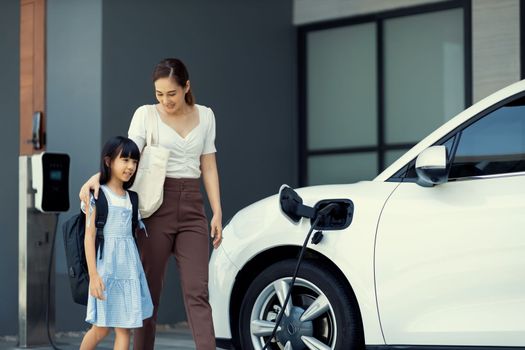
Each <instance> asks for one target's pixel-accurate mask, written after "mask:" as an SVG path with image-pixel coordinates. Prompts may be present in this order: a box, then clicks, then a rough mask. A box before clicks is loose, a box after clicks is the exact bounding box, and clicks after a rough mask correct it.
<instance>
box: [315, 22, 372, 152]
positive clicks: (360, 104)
mask: <svg viewBox="0 0 525 350" xmlns="http://www.w3.org/2000/svg"><path fill="white" fill-rule="evenodd" d="M307 48H308V49H307V50H308V51H307V79H308V84H307V85H308V91H307V109H308V113H307V114H308V121H307V122H308V149H309V150H320V149H329V148H341V147H352V146H363V145H375V144H376V143H377V141H376V140H377V136H376V134H377V129H376V127H377V113H376V110H377V106H376V105H377V102H376V95H377V93H376V90H377V87H376V86H377V84H376V79H377V78H376V25H375V23H370V24H362V25H354V26H351V27H343V28H336V29H326V30H319V31H315V32H311V33H308V36H307Z"/></svg>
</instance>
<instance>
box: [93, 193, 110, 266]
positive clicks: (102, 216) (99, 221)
mask: <svg viewBox="0 0 525 350" xmlns="http://www.w3.org/2000/svg"><path fill="white" fill-rule="evenodd" d="M95 206H96V208H97V215H96V216H95V227H96V228H97V237H96V239H95V252H97V251H98V249H99V248H100V255H99V259H102V253H103V252H104V225H106V221H107V220H108V200H107V198H106V195H105V194H104V191H103V190H102V188H100V190H99V191H98V199H97V200H96V201H95Z"/></svg>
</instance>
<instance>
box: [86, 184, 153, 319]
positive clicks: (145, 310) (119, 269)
mask: <svg viewBox="0 0 525 350" xmlns="http://www.w3.org/2000/svg"><path fill="white" fill-rule="evenodd" d="M101 189H102V190H103V191H104V194H105V195H106V198H107V200H108V218H107V221H106V225H105V226H104V250H103V254H102V257H100V256H99V254H100V252H97V262H96V263H97V271H98V274H99V275H100V277H101V278H102V281H103V282H104V286H105V287H106V290H105V291H104V297H105V298H106V299H105V300H99V299H96V298H95V297H93V296H91V295H90V296H89V298H88V305H87V312H86V322H89V323H91V324H94V325H97V326H99V327H118V328H138V327H142V320H144V319H146V318H149V317H151V315H152V314H153V303H152V301H151V296H150V293H149V289H148V283H147V281H146V277H145V275H144V269H143V268H142V264H141V262H140V257H139V254H138V251H137V246H136V244H135V240H134V239H133V235H132V233H131V216H132V207H131V201H130V199H129V195H128V193H127V192H126V194H125V195H124V196H120V195H117V194H115V193H113V192H112V191H111V190H110V189H109V188H108V187H107V186H104V185H103V186H101ZM94 205H95V201H94V199H93V198H92V199H91V204H90V206H91V207H92V208H93V207H94Z"/></svg>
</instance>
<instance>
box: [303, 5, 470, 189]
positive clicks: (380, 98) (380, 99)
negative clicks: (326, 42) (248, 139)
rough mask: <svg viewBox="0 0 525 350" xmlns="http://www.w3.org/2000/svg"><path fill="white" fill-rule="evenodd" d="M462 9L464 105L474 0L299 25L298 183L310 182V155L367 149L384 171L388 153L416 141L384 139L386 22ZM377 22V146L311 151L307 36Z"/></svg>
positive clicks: (411, 145)
mask: <svg viewBox="0 0 525 350" xmlns="http://www.w3.org/2000/svg"><path fill="white" fill-rule="evenodd" d="M456 8H462V9H463V35H464V37H463V39H464V53H463V56H464V86H465V90H464V100H465V108H467V107H468V106H470V105H471V104H472V29H471V28H472V5H471V0H450V1H445V2H441V3H433V4H426V5H420V6H414V7H409V8H402V9H396V10H390V11H384V12H379V13H375V14H368V15H362V16H353V17H347V18H342V19H337V20H330V21H323V22H317V23H313V24H306V25H302V26H299V27H298V31H297V43H298V47H297V50H298V79H297V81H298V113H299V135H298V140H299V172H298V173H299V174H298V175H299V179H298V180H299V185H300V186H306V185H307V184H308V167H307V165H308V157H310V156H316V155H334V154H356V153H364V152H376V153H377V156H378V157H377V159H378V160H377V172H378V173H380V172H381V171H383V170H384V169H385V168H386V166H385V153H386V152H387V151H393V150H404V149H410V148H411V147H413V146H414V145H415V143H409V144H405V143H386V141H385V115H384V97H385V96H384V80H385V77H384V69H383V66H384V57H383V56H384V50H383V46H384V45H383V23H384V21H385V20H388V19H392V18H397V17H405V16H411V15H418V14H425V13H431V12H437V11H444V10H451V9H456ZM370 22H374V23H376V26H377V33H376V45H377V48H376V49H377V61H376V64H377V118H378V120H377V137H378V140H377V145H373V146H367V145H364V146H360V147H345V148H332V149H326V150H315V151H309V150H308V139H307V138H308V137H307V135H308V129H307V128H308V125H307V120H308V117H307V108H306V105H307V101H306V96H307V71H306V69H307V56H306V55H307V35H308V34H309V33H310V32H314V31H317V30H324V29H331V28H338V27H345V26H352V25H358V24H364V23H370Z"/></svg>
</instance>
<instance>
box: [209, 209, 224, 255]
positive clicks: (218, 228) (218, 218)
mask: <svg viewBox="0 0 525 350" xmlns="http://www.w3.org/2000/svg"><path fill="white" fill-rule="evenodd" d="M210 226H211V232H210V236H211V238H213V248H215V249H217V248H219V246H220V245H221V242H222V215H213V218H212V219H211V223H210Z"/></svg>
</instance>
